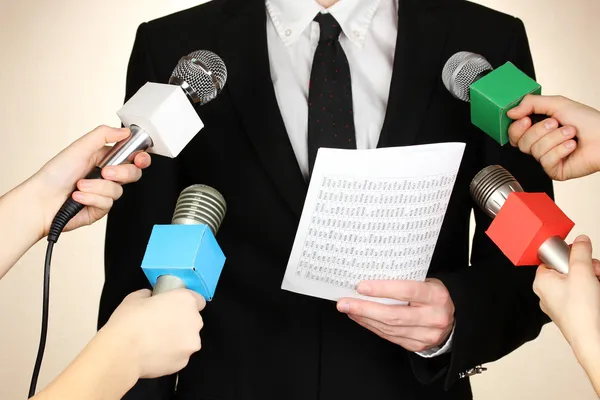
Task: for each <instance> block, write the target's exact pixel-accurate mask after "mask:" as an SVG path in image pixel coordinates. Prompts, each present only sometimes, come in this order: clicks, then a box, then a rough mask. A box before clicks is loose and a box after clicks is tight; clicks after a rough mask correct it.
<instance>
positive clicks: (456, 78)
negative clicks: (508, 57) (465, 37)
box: [442, 51, 493, 102]
mask: <svg viewBox="0 0 600 400" xmlns="http://www.w3.org/2000/svg"><path fill="white" fill-rule="evenodd" d="M492 69H493V68H492V66H491V65H490V63H489V62H488V61H487V60H486V59H485V58H483V57H482V56H480V55H478V54H475V53H471V52H468V51H461V52H458V53H456V54H454V55H453V56H452V57H450V58H449V59H448V61H447V62H446V65H444V69H443V70H442V81H443V82H444V86H446V89H448V91H449V92H450V93H452V95H453V96H454V97H456V98H457V99H459V100H462V101H466V102H469V101H470V99H471V96H470V94H469V88H470V87H471V85H472V84H473V83H474V82H475V80H476V79H477V78H478V77H479V76H480V75H481V73H482V72H485V71H491V70H492Z"/></svg>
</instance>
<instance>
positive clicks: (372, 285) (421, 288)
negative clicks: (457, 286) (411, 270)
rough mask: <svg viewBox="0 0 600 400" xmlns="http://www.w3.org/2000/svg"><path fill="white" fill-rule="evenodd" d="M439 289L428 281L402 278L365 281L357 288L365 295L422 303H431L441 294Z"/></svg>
mask: <svg viewBox="0 0 600 400" xmlns="http://www.w3.org/2000/svg"><path fill="white" fill-rule="evenodd" d="M438 290H439V287H438V285H433V284H431V283H428V282H418V281H400V280H377V281H363V282H361V283H360V284H359V285H358V288H357V291H358V293H360V294H362V295H365V296H371V297H381V298H387V299H395V300H400V301H409V302H411V303H420V304H431V303H432V302H433V299H434V298H435V297H436V296H437V295H438V294H439V293H438V292H437V291H438Z"/></svg>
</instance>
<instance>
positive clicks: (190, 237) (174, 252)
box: [142, 185, 227, 301]
mask: <svg viewBox="0 0 600 400" xmlns="http://www.w3.org/2000/svg"><path fill="white" fill-rule="evenodd" d="M226 212H227V203H226V202H225V199H224V198H223V196H222V195H221V193H219V192H218V191H217V190H216V189H214V188H212V187H210V186H206V185H192V186H189V187H188V188H186V189H184V190H183V191H182V192H181V194H180V195H179V198H178V199H177V204H176V206H175V212H174V213H173V218H172V220H171V225H154V227H153V229H152V233H151V235H150V239H149V240H148V245H147V247H146V253H145V254H144V259H143V260H142V270H143V271H144V274H145V275H146V277H147V278H148V281H149V282H150V284H151V285H152V287H153V288H154V289H153V291H152V294H153V295H156V294H159V293H163V292H166V291H169V290H173V289H178V288H187V289H190V290H193V291H195V292H197V293H198V294H200V295H201V296H203V297H204V298H205V299H206V300H207V301H211V300H212V298H213V297H214V294H215V289H216V286H217V282H218V281H219V277H220V275H221V271H222V270H223V265H224V264H225V255H224V254H223V251H222V250H221V248H220V247H219V244H218V243H217V240H216V239H215V235H216V234H217V231H218V230H219V227H220V226H221V223H222V222H223V219H224V218H225V213H226Z"/></svg>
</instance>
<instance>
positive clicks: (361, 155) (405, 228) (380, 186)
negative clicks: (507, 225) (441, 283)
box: [281, 143, 465, 304]
mask: <svg viewBox="0 0 600 400" xmlns="http://www.w3.org/2000/svg"><path fill="white" fill-rule="evenodd" d="M464 149H465V144H464V143H438V144H429V145H418V146H406V147H392V148H381V149H373V150H342V149H327V148H322V149H320V150H319V153H318V155H317V160H316V162H315V167H314V171H313V174H312V178H311V182H310V186H309V188H308V194H307V197H306V201H305V203H304V210H303V212H302V216H301V218H300V225H299V227H298V231H297V232H296V238H295V240H294V246H293V248H292V252H291V254H290V258H289V261H288V265H287V269H286V271H285V276H284V278H283V283H282V286H281V288H282V289H284V290H288V291H292V292H296V293H301V294H305V295H309V296H314V297H319V298H323V299H328V300H333V301H337V300H339V299H340V298H342V297H354V298H364V299H368V300H371V301H379V302H381V303H388V304H395V303H400V302H398V301H395V300H390V299H379V298H373V297H368V298H367V297H364V296H361V295H359V294H358V293H357V292H356V290H355V288H356V285H357V284H358V283H359V282H360V281H362V280H371V279H399V280H415V281H423V280H425V277H426V275H427V271H428V270H429V264H430V262H431V258H432V256H433V251H434V249H435V245H436V243H437V238H438V236H439V233H440V229H441V226H442V222H443V221H444V216H445V214H446V209H447V207H448V202H449V200H450V195H451V194H452V190H453V187H454V182H455V180H456V175H457V173H458V170H459V167H460V163H461V160H462V156H463V153H464Z"/></svg>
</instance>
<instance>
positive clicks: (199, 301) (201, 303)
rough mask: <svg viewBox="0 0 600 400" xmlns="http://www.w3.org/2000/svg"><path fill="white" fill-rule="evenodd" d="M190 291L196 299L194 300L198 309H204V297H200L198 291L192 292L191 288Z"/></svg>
mask: <svg viewBox="0 0 600 400" xmlns="http://www.w3.org/2000/svg"><path fill="white" fill-rule="evenodd" d="M190 293H191V294H192V295H193V296H194V298H195V299H196V302H197V304H198V311H202V310H204V307H206V299H205V298H204V297H202V296H201V295H199V294H198V293H196V292H194V291H193V290H190Z"/></svg>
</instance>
